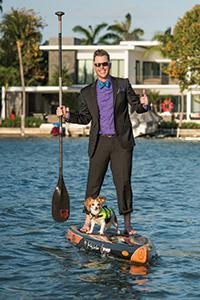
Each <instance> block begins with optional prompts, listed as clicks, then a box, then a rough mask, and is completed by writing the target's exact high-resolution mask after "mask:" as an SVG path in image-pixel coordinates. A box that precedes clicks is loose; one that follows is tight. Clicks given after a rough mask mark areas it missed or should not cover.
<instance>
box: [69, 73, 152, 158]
mask: <svg viewBox="0 0 200 300" xmlns="http://www.w3.org/2000/svg"><path fill="white" fill-rule="evenodd" d="M111 80H112V87H113V102H114V103H113V104H114V120H115V130H116V135H117V136H118V138H119V141H120V143H121V145H122V147H123V148H125V149H130V150H131V149H133V146H134V144H135V141H134V137H133V130H132V124H131V121H130V117H129V111H128V103H129V104H130V105H131V107H132V111H136V112H137V113H144V112H146V111H147V110H146V109H144V107H143V105H142V104H141V103H140V99H139V97H138V96H137V95H136V94H135V92H134V90H133V89H132V87H131V85H130V82H129V80H128V79H123V78H117V77H111ZM99 119H100V118H99V109H98V104H97V97H96V81H95V82H94V83H92V84H90V85H88V86H86V87H85V88H83V89H82V90H81V104H80V110H79V113H78V114H74V113H70V119H69V120H68V121H69V122H70V123H78V124H88V123H89V122H90V121H91V129H90V138H89V148H88V154H89V156H90V157H92V155H93V154H94V152H95V148H96V145H97V141H98V137H99V130H100V124H99Z"/></svg>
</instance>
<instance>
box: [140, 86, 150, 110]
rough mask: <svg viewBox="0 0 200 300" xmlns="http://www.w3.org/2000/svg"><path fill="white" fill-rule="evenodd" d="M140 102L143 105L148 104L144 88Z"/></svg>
mask: <svg viewBox="0 0 200 300" xmlns="http://www.w3.org/2000/svg"><path fill="white" fill-rule="evenodd" d="M140 102H141V103H142V104H143V105H144V106H145V105H148V97H147V95H146V90H145V89H144V90H143V94H142V96H141V97H140Z"/></svg>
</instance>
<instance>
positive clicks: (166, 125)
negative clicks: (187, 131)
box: [159, 121, 178, 129]
mask: <svg viewBox="0 0 200 300" xmlns="http://www.w3.org/2000/svg"><path fill="white" fill-rule="evenodd" d="M177 126H178V124H177V123H176V122H175V121H163V122H161V123H160V124H159V127H160V128H165V129H171V128H174V129H176V128H177Z"/></svg>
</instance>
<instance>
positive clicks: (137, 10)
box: [0, 0, 200, 42]
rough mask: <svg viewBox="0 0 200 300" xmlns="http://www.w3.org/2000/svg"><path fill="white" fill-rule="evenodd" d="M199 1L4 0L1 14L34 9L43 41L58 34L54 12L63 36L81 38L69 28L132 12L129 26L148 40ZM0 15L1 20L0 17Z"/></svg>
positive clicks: (108, 19)
mask: <svg viewBox="0 0 200 300" xmlns="http://www.w3.org/2000/svg"><path fill="white" fill-rule="evenodd" d="M195 4H200V0H167V1H162V0H101V1H100V0H97V1H96V0H71V1H67V0H32V1H30V0H3V13H8V12H10V10H11V8H12V7H13V8H15V9H20V8H26V9H33V10H34V11H35V12H36V13H37V15H39V16H41V17H42V18H43V20H44V23H45V24H46V27H45V28H44V29H43V31H42V35H43V42H44V41H45V40H48V39H49V38H50V37H56V36H57V35H58V18H57V16H56V15H55V12H56V11H60V10H61V11H63V12H65V15H64V16H63V18H62V35H63V36H68V37H69V36H71V37H81V36H80V35H79V34H78V33H75V32H73V30H72V28H73V27H74V26H76V25H81V26H83V27H84V28H87V27H88V26H89V25H92V26H95V25H97V24H101V23H103V22H106V23H108V24H109V25H111V24H113V23H114V22H115V21H124V20H125V15H126V14H127V13H131V15H132V29H135V28H138V27H139V28H142V29H143V30H144V32H145V34H144V36H143V39H144V40H151V39H152V37H153V35H154V34H155V33H156V32H164V31H165V30H166V29H167V28H169V27H172V28H173V26H174V25H175V24H176V22H177V20H178V19H179V18H181V17H182V16H183V15H184V14H185V12H186V11H188V10H190V9H191V8H192V7H193V6H194V5H195ZM2 15H3V14H2V13H1V14H0V21H1V18H2Z"/></svg>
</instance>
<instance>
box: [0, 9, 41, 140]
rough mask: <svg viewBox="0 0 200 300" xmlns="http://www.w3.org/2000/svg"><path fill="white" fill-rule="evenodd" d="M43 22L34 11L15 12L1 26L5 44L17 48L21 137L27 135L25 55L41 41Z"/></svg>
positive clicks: (22, 10) (12, 11)
mask: <svg viewBox="0 0 200 300" xmlns="http://www.w3.org/2000/svg"><path fill="white" fill-rule="evenodd" d="M43 27H44V25H43V24H42V20H41V18H40V17H37V16H36V15H35V13H34V11H33V10H25V9H21V10H15V9H13V8H12V10H11V13H8V14H5V15H4V16H3V21H2V23H1V25H0V32H1V33H2V40H3V43H5V44H6V43H7V45H9V47H15V49H16V50H17V54H18V60H19V69H20V78H21V86H22V105H21V135H24V134H25V115H26V93H25V79H24V64H25V61H23V54H24V53H25V52H26V53H27V52H28V51H29V50H30V47H31V45H32V44H34V43H35V42H36V41H39V40H40V39H41V34H40V32H39V31H38V29H39V28H43Z"/></svg>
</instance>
